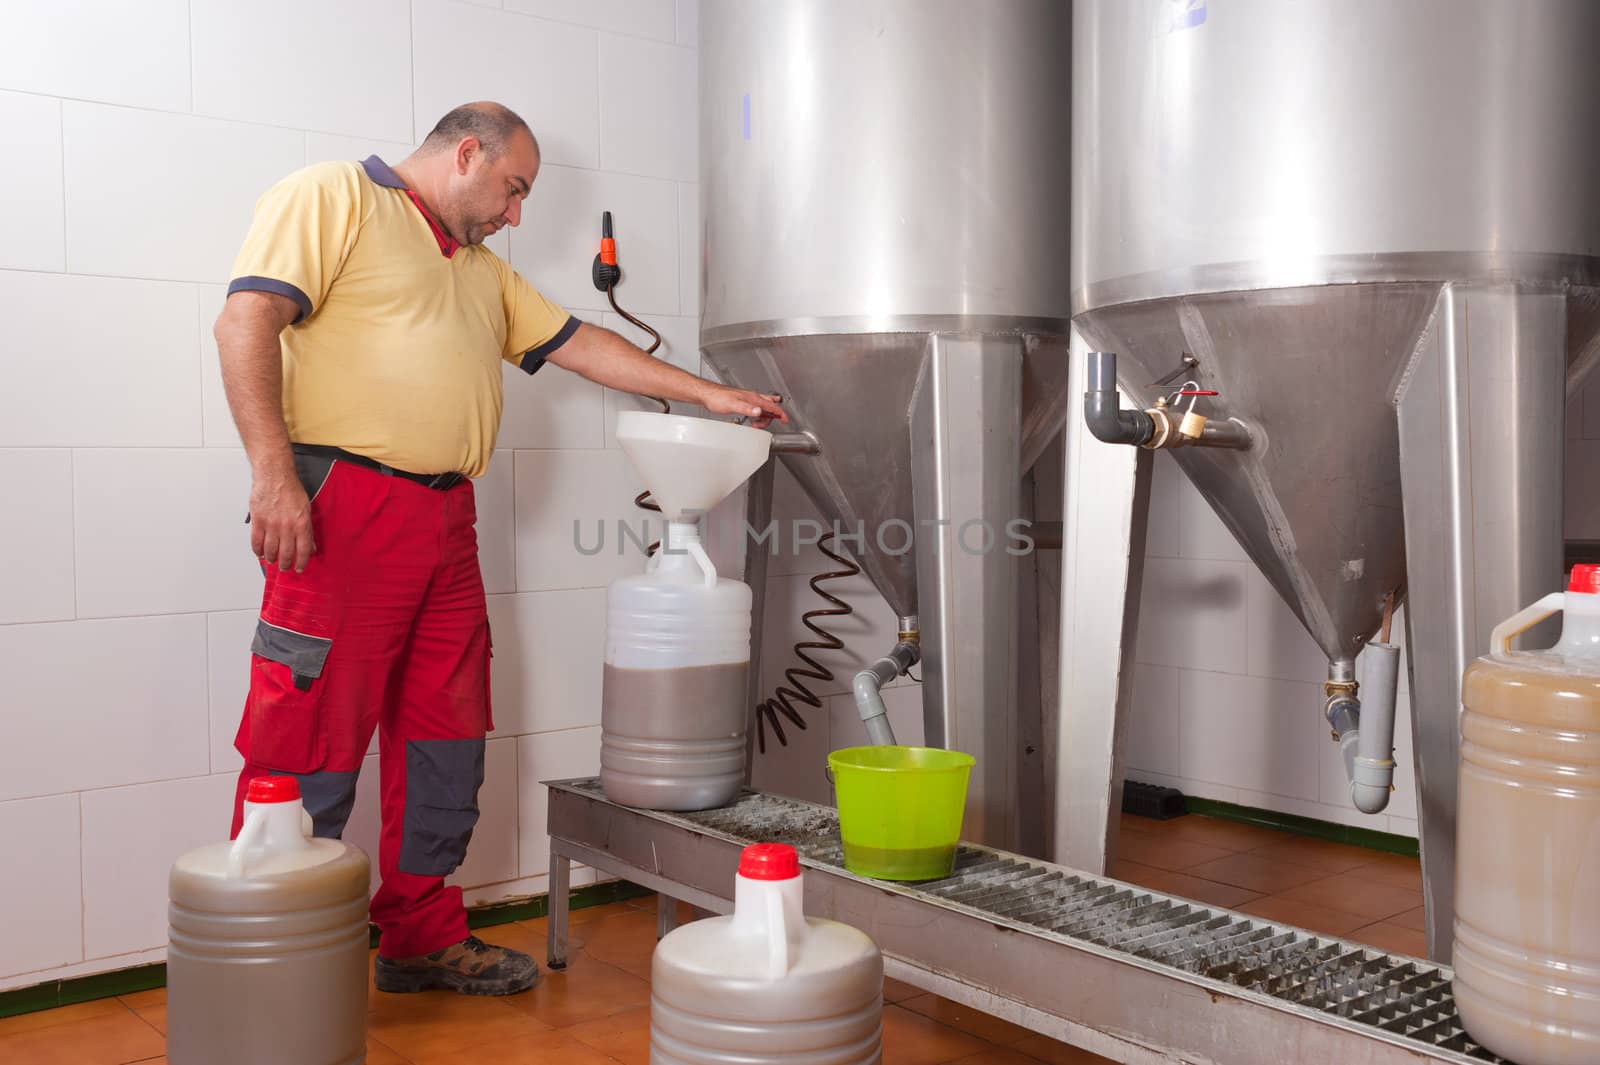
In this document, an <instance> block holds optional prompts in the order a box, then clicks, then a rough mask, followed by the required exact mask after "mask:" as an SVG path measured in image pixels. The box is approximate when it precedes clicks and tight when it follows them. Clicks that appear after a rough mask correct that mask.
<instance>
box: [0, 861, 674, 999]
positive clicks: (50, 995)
mask: <svg viewBox="0 0 1600 1065" xmlns="http://www.w3.org/2000/svg"><path fill="white" fill-rule="evenodd" d="M649 894H652V892H651V891H650V890H649V889H647V888H642V887H640V886H639V885H638V884H634V883H630V882H628V881H626V880H612V881H608V882H606V883H603V884H591V885H589V886H587V887H580V888H573V889H572V899H571V902H570V903H569V904H568V905H569V906H570V907H571V908H572V909H574V910H583V909H587V908H589V907H590V906H605V905H608V904H610V903H613V902H623V901H626V900H628V899H637V898H642V897H643V896H645V895H649ZM549 912H550V899H549V896H547V895H535V896H532V897H531V898H526V899H513V900H512V901H510V902H499V903H495V904H494V905H492V906H480V907H477V908H475V909H471V910H468V911H467V925H468V926H469V927H471V928H491V927H493V926H494V925H500V924H510V923H511V922H512V921H532V920H536V919H538V918H540V917H544V916H546V915H547V914H549ZM371 942H372V945H373V946H377V945H378V931H377V929H373V930H372V938H371ZM166 986H167V966H166V964H165V963H164V962H156V963H154V964H151V965H138V966H135V967H133V968H131V969H118V970H117V971H115V972H109V973H95V974H93V975H92V976H78V977H74V978H72V979H70V980H51V981H49V982H48V983H43V984H35V985H34V986H32V987H19V988H17V989H16V990H14V991H0V1017H15V1016H18V1015H19V1014H23V1013H36V1012H38V1011H40V1010H50V1009H55V1008H56V1007H58V1006H71V1005H75V1004H76V1003H79V1002H91V1001H93V1000H95V999H99V998H112V997H114V996H116V995H131V994H133V993H134V992H136V991H149V990H152V989H154V988H157V987H166Z"/></svg>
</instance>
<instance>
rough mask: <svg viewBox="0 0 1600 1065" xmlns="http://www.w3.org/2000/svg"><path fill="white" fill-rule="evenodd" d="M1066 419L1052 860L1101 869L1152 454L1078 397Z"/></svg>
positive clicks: (1111, 844)
mask: <svg viewBox="0 0 1600 1065" xmlns="http://www.w3.org/2000/svg"><path fill="white" fill-rule="evenodd" d="M1082 349H1083V343H1082V341H1081V340H1080V339H1079V338H1078V336H1077V334H1076V333H1074V334H1073V341H1072V363H1071V374H1070V376H1069V378H1068V384H1067V387H1068V389H1069V391H1070V392H1071V394H1072V395H1074V396H1081V395H1082V394H1083V392H1084V389H1085V384H1086V382H1085V370H1086V367H1087V365H1088V363H1087V360H1086V358H1085V357H1084V353H1083V350H1082ZM1071 411H1072V413H1071V414H1070V415H1069V416H1068V418H1067V427H1066V430H1065V431H1066V463H1065V466H1066V473H1065V486H1064V492H1065V498H1066V503H1065V508H1064V510H1065V512H1064V514H1063V517H1062V521H1063V533H1062V544H1061V658H1060V666H1059V668H1060V678H1061V679H1060V685H1061V687H1060V691H1061V698H1060V705H1059V709H1058V711H1057V728H1056V742H1055V763H1054V764H1055V811H1056V820H1055V826H1054V849H1053V851H1052V853H1051V857H1052V860H1054V861H1057V862H1060V863H1061V864H1063V865H1069V866H1072V867H1073V868H1075V869H1086V870H1088V871H1089V872H1092V873H1104V872H1105V871H1106V869H1107V868H1108V867H1109V865H1110V862H1111V859H1112V857H1113V855H1114V853H1115V850H1116V836H1117V826H1118V823H1119V816H1120V814H1121V810H1122V769H1123V762H1122V747H1123V744H1122V724H1123V723H1124V722H1125V721H1126V720H1127V709H1128V701H1129V699H1130V698H1131V697H1132V688H1133V653H1134V641H1135V636H1136V634H1137V633H1138V629H1139V592H1140V585H1141V584H1142V582H1143V579H1144V542H1145V527H1146V523H1147V519H1148V514H1149V504H1150V471H1151V460H1152V455H1151V453H1150V452H1148V451H1145V450H1143V449H1141V448H1133V447H1124V446H1119V445H1115V444H1102V443H1101V442H1100V441H1098V440H1096V439H1095V438H1094V437H1093V436H1092V435H1090V433H1089V430H1088V428H1087V427H1086V426H1085V425H1084V423H1083V407H1082V404H1073V406H1072V408H1071Z"/></svg>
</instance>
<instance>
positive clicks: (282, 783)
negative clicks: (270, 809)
mask: <svg viewBox="0 0 1600 1065" xmlns="http://www.w3.org/2000/svg"><path fill="white" fill-rule="evenodd" d="M299 797H300V782H299V781H298V780H296V779H295V778H294V777H256V778H255V779H254V780H252V781H251V782H250V786H249V787H248V788H246V789H245V793H244V801H245V802H293V801H294V800H295V799H298V798H299Z"/></svg>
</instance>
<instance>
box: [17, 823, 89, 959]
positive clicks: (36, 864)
mask: <svg viewBox="0 0 1600 1065" xmlns="http://www.w3.org/2000/svg"><path fill="white" fill-rule="evenodd" d="M0 839H3V840H5V841H6V844H5V845H6V851H7V852H8V854H10V856H11V857H10V859H9V860H8V862H7V865H8V866H9V867H10V869H11V872H12V875H8V876H5V877H0V908H4V910H5V912H6V913H7V914H9V915H11V916H10V918H9V919H8V920H6V921H3V922H0V974H4V975H11V974H13V973H26V972H32V971H33V970H35V969H48V968H51V967H52V966H56V965H66V964H68V963H69V962H75V961H81V960H83V887H82V885H83V880H82V876H81V873H80V862H81V856H80V854H79V845H80V838H79V831H78V796H77V795H51V796H49V797H48V798H42V799H21V800H18V801H16V802H0ZM24 856H26V858H25V859H24ZM24 861H25V862H26V872H22V869H23V868H24V866H23V862H24Z"/></svg>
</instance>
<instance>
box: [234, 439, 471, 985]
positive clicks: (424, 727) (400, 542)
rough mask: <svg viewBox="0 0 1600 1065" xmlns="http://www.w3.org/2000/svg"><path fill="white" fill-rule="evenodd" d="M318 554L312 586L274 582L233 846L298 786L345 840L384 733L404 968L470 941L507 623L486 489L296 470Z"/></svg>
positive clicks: (384, 894) (385, 916)
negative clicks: (475, 847)
mask: <svg viewBox="0 0 1600 1065" xmlns="http://www.w3.org/2000/svg"><path fill="white" fill-rule="evenodd" d="M296 467H297V469H298V471H299V473H300V477H301V480H302V482H303V483H304V484H305V485H306V489H307V494H308V495H309V496H310V497H311V499H312V504H311V523H312V528H313V530H314V534H315V536H316V543H317V551H316V553H315V554H314V555H312V556H311V560H310V562H308V563H307V565H306V568H305V572H304V573H295V572H294V571H293V570H288V571H284V570H280V569H278V568H277V567H276V566H268V567H266V590H265V594H264V595H263V597H262V604H261V619H260V622H259V624H258V626H257V630H256V638H255V642H254V644H253V646H252V648H251V651H252V655H251V668H250V696H249V699H248V701H247V702H246V704H245V711H244V720H243V722H241V724H240V726H239V734H238V737H237V739H236V741H235V745H236V746H237V747H238V749H239V753H240V754H242V755H243V756H244V759H245V768H244V770H243V772H241V773H240V774H239V790H238V796H237V797H236V799H235V802H234V819H233V830H234V832H235V833H237V832H238V831H239V825H240V821H241V819H242V813H241V807H240V804H241V803H242V801H243V797H244V792H245V788H246V786H247V785H248V784H249V781H250V780H251V778H253V777H256V776H261V775H263V774H269V773H287V774H290V775H293V776H295V777H297V778H298V779H299V781H300V790H301V794H302V796H303V798H304V801H305V804H306V809H307V811H308V812H309V813H310V814H311V815H312V819H313V822H314V824H315V832H316V834H317V835H318V836H323V837H330V838H337V837H338V836H339V835H340V833H342V832H343V831H344V826H345V822H346V820H347V819H348V818H349V816H350V809H351V806H352V805H353V804H354V801H355V790H356V776H357V774H358V773H359V772H360V769H361V761H362V757H363V756H364V755H365V753H366V750H367V746H368V744H369V743H370V742H371V739H372V732H373V729H374V728H376V729H377V730H378V752H379V753H378V764H379V774H380V780H379V785H380V790H381V793H382V805H383V834H382V838H381V842H380V844H379V847H378V869H379V873H380V875H381V876H382V881H383V882H382V885H381V886H380V887H379V889H378V891H377V893H376V895H374V896H373V900H372V919H373V921H374V922H375V923H376V924H377V925H378V927H379V929H380V930H381V931H382V933H383V935H382V940H381V942H380V943H379V947H378V949H379V952H380V953H382V954H383V955H385V956H387V957H395V958H401V957H410V956H412V955H416V954H426V953H428V952H430V951H434V950H438V949H439V948H441V947H444V946H447V945H449V944H451V943H455V942H458V941H460V940H461V939H464V938H465V937H466V936H467V934H468V933H467V919H466V911H465V909H464V907H463V905H462V901H461V889H460V888H456V887H446V886H445V883H444V878H445V876H447V875H448V874H449V873H451V872H453V871H454V870H455V868H456V867H457V866H458V865H459V864H460V863H461V860H462V858H463V857H464V856H465V854H466V849H467V842H468V841H469V840H470V839H471V837H472V829H473V826H474V824H476V822H477V819H478V799H477V796H478V788H479V786H480V785H481V784H482V783H483V756H484V734H485V733H486V732H487V731H488V730H489V729H491V728H493V727H494V725H493V721H492V719H491V711H490V706H489V656H490V650H489V622H488V613H487V608H486V605H485V601H484V595H483V578H482V576H481V575H480V573H479V570H478V542H477V534H476V532H475V531H474V529H473V523H474V522H475V520H476V511H475V509H474V506H473V492H472V484H471V482H470V481H465V480H463V481H461V482H459V483H458V484H456V485H455V486H454V487H452V488H449V489H446V490H443V491H441V490H438V489H434V488H429V487H426V486H424V485H421V484H417V483H415V482H413V481H409V480H406V479H404V478H401V477H394V476H390V475H386V474H384V473H382V472H379V471H377V470H371V469H367V468H365V467H362V466H358V465H355V464H353V463H349V462H342V461H335V460H333V459H329V458H323V457H317V456H305V455H297V456H296Z"/></svg>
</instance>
